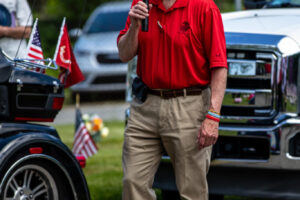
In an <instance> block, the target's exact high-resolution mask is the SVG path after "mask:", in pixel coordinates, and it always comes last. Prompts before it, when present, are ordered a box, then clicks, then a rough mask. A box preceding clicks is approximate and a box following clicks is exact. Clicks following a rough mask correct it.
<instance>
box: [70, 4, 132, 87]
mask: <svg viewBox="0 0 300 200" xmlns="http://www.w3.org/2000/svg"><path fill="white" fill-rule="evenodd" d="M130 6H131V2H129V1H128V2H127V1H124V2H110V3H106V4H102V5H101V6H99V7H97V8H96V9H95V11H94V12H93V13H92V14H91V16H90V17H89V19H88V21H87V22H86V24H85V26H84V28H83V33H82V35H81V36H80V37H79V39H78V41H77V42H76V44H75V48H74V53H75V57H76V59H77V62H78V64H79V67H80V69H81V71H82V72H83V74H84V75H85V81H83V82H82V83H80V84H77V85H75V86H73V87H72V88H71V89H72V91H73V92H79V93H83V92H89V93H91V92H110V91H125V81H126V73H127V64H126V63H122V62H121V60H120V58H119V55H118V48H117V36H118V33H119V31H120V30H122V29H124V26H125V22H126V19H127V16H128V12H129V9H130Z"/></svg>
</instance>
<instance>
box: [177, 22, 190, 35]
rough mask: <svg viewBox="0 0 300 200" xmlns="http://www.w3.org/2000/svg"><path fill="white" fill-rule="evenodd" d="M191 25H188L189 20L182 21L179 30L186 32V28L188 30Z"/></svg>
mask: <svg viewBox="0 0 300 200" xmlns="http://www.w3.org/2000/svg"><path fill="white" fill-rule="evenodd" d="M190 28H191V27H190V24H189V22H187V21H184V22H183V23H182V24H181V25H180V32H183V33H184V32H186V31H187V30H189V29H190Z"/></svg>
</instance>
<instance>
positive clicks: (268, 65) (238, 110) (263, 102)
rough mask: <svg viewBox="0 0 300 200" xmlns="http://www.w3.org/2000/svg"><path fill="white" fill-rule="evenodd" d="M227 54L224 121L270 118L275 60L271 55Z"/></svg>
mask: <svg viewBox="0 0 300 200" xmlns="http://www.w3.org/2000/svg"><path fill="white" fill-rule="evenodd" d="M227 51H228V53H227V57H228V68H229V69H228V79H227V89H226V93H225V96H224V101H223V106H222V110H221V114H222V116H223V120H224V119H226V120H227V121H228V119H232V120H244V119H254V120H255V119H269V118H272V117H273V115H274V114H275V109H274V106H275V98H274V97H275V95H276V91H275V87H274V84H273V83H274V80H275V77H276V76H275V74H276V68H275V65H276V56H275V55H274V54H273V53H272V52H269V53H265V52H256V51H237V50H227ZM226 120H224V121H226Z"/></svg>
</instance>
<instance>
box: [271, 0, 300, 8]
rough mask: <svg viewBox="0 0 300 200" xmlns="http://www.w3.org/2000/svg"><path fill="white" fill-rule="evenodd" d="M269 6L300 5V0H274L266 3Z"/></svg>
mask: <svg viewBox="0 0 300 200" xmlns="http://www.w3.org/2000/svg"><path fill="white" fill-rule="evenodd" d="M266 7H267V8H282V7H300V0H273V1H271V2H269V3H268V4H267V5H266Z"/></svg>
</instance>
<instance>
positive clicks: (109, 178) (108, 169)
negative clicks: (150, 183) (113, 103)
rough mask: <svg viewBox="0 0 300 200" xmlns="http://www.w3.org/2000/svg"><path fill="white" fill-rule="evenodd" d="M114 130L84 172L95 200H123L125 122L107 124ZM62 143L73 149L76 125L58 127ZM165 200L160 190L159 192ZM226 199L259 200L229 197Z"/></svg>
mask: <svg viewBox="0 0 300 200" xmlns="http://www.w3.org/2000/svg"><path fill="white" fill-rule="evenodd" d="M104 123H105V126H107V127H108V128H109V130H110V133H109V135H108V136H107V137H106V138H103V139H102V141H101V142H100V143H98V147H99V152H98V153H97V154H96V155H94V156H92V157H91V158H89V159H88V160H87V166H86V168H85V169H84V170H83V171H84V174H85V176H86V179H87V182H88V186H89V190H90V194H91V197H92V199H93V200H100V199H101V200H121V196H122V162H121V155H122V144H123V131H124V122H120V121H112V122H104ZM56 128H57V130H58V132H59V135H60V137H61V139H62V141H63V142H64V143H65V144H66V145H67V146H68V147H70V148H71V147H72V143H73V135H74V125H72V124H68V125H58V126H56ZM156 193H157V197H158V200H161V195H160V192H159V191H156ZM225 200H258V199H257V198H255V199H254V198H242V197H233V196H227V197H226V198H225Z"/></svg>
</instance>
